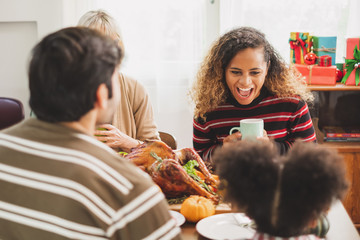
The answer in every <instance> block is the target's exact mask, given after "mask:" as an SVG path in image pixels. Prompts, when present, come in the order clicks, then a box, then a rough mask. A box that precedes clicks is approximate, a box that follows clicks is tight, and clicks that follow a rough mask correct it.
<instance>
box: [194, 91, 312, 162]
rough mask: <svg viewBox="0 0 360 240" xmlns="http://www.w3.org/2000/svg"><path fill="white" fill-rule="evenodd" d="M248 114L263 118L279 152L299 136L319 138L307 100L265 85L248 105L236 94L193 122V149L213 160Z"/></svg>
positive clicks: (283, 151)
mask: <svg viewBox="0 0 360 240" xmlns="http://www.w3.org/2000/svg"><path fill="white" fill-rule="evenodd" d="M246 118H261V119H263V120H264V128H265V130H266V131H267V135H268V136H269V138H272V139H274V140H275V143H276V144H277V146H278V148H279V150H280V153H285V152H286V151H287V150H288V149H289V147H290V146H291V145H292V143H293V142H294V141H295V140H296V139H298V138H300V139H303V140H304V141H308V142H310V141H316V135H315V130H314V127H313V124H312V121H311V117H310V114H309V109H308V106H307V104H306V103H305V102H304V101H303V100H301V99H300V98H299V97H297V96H294V97H286V98H279V97H277V96H274V95H272V94H270V92H269V91H268V90H267V89H266V88H265V87H263V88H262V90H261V92H260V95H259V96H258V97H257V98H256V99H254V101H253V102H252V103H251V104H249V105H240V104H239V103H238V102H237V101H236V100H235V99H234V98H233V97H230V98H229V99H228V100H227V101H226V102H225V103H224V104H222V105H220V106H218V107H217V108H216V109H215V110H213V111H211V112H208V113H207V114H206V120H205V121H204V120H202V119H200V118H198V119H194V122H193V131H194V132H193V145H194V149H195V150H196V151H197V152H198V153H199V154H200V156H202V158H203V159H204V160H205V161H206V162H208V163H211V155H212V153H213V151H214V149H215V148H216V147H217V146H221V145H222V142H223V140H224V138H225V137H227V136H228V135H229V132H230V129H231V128H233V127H238V126H239V121H240V120H242V119H246Z"/></svg>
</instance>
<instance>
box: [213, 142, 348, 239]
mask: <svg viewBox="0 0 360 240" xmlns="http://www.w3.org/2000/svg"><path fill="white" fill-rule="evenodd" d="M214 161H215V163H216V169H217V173H218V174H219V178H220V179H221V180H222V181H223V182H226V184H225V186H226V196H225V197H226V198H227V199H228V200H229V201H231V202H232V203H235V205H237V206H238V207H240V209H243V210H244V211H245V213H246V214H247V215H248V216H249V217H250V218H252V219H254V221H255V223H256V225H257V231H259V232H263V233H267V234H270V235H273V236H279V237H293V236H298V235H302V234H304V233H305V232H306V231H305V230H306V228H307V227H308V225H309V223H310V222H311V221H312V220H315V219H317V218H319V216H320V214H321V213H323V212H325V211H326V210H327V209H328V208H329V207H330V205H331V203H332V201H333V200H335V199H341V198H342V196H343V195H344V194H345V191H346V189H347V182H346V179H345V166H344V162H343V161H342V158H341V157H340V156H339V155H338V154H336V153H335V152H333V151H330V150H329V149H325V148H322V147H319V146H317V145H315V144H313V143H303V142H296V143H295V144H294V146H293V147H292V148H291V149H290V151H289V152H288V154H287V155H286V156H280V155H279V154H278V152H277V150H276V148H274V147H273V146H272V145H271V144H270V143H265V142H246V141H241V142H238V143H235V144H233V145H231V146H225V147H223V148H222V149H220V150H218V151H216V152H215V155H214Z"/></svg>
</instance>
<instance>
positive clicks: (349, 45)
mask: <svg viewBox="0 0 360 240" xmlns="http://www.w3.org/2000/svg"><path fill="white" fill-rule="evenodd" d="M355 46H357V47H358V49H360V38H348V39H346V58H347V59H354V48H355Z"/></svg>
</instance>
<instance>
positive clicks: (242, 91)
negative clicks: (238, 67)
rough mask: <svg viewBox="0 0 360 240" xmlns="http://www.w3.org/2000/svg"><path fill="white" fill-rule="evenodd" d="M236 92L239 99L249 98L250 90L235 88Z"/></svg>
mask: <svg viewBox="0 0 360 240" xmlns="http://www.w3.org/2000/svg"><path fill="white" fill-rule="evenodd" d="M237 90H238V93H239V95H240V96H241V97H244V98H246V97H249V96H250V94H251V90H252V88H237Z"/></svg>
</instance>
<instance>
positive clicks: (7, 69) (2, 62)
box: [0, 0, 92, 117]
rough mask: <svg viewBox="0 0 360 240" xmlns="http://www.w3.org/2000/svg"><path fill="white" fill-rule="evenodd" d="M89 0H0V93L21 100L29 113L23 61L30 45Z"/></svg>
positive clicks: (67, 22) (65, 23) (69, 20)
mask: <svg viewBox="0 0 360 240" xmlns="http://www.w3.org/2000/svg"><path fill="white" fill-rule="evenodd" d="M91 3H92V0H76V1H73V0H11V1H9V0H0V53H1V54H0V96H2V97H13V98H17V99H19V100H21V101H22V103H23V104H24V109H25V116H26V117H29V115H30V108H29V104H28V102H29V89H28V78H27V63H28V59H29V55H30V51H31V49H32V48H33V46H34V45H35V44H36V43H37V42H38V40H40V39H41V38H43V37H44V36H46V35H47V34H49V33H51V32H53V31H56V30H58V29H60V28H62V27H64V26H69V25H72V23H73V22H74V21H75V20H74V18H75V17H77V15H76V14H75V12H76V11H79V10H80V9H82V8H86V7H91Z"/></svg>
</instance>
